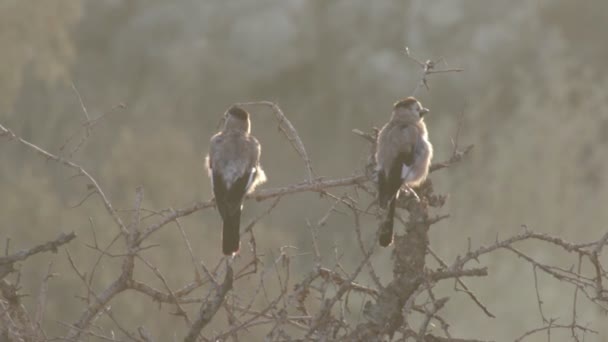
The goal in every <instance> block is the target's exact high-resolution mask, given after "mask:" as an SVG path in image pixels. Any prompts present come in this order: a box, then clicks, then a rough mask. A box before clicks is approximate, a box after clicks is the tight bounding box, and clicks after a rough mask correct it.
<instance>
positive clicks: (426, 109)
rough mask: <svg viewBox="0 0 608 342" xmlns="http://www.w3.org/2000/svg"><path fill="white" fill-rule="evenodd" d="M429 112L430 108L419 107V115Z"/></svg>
mask: <svg viewBox="0 0 608 342" xmlns="http://www.w3.org/2000/svg"><path fill="white" fill-rule="evenodd" d="M428 112H430V110H429V109H428V108H422V109H420V117H422V116H423V115H424V114H426V113H428Z"/></svg>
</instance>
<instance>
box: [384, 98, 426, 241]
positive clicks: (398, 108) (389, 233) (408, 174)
mask: <svg viewBox="0 0 608 342" xmlns="http://www.w3.org/2000/svg"><path fill="white" fill-rule="evenodd" d="M428 112H429V110H428V109H427V108H424V107H422V105H421V104H420V102H419V101H418V100H416V99H415V98H414V97H408V98H406V99H403V100H401V101H398V102H396V103H395V104H394V106H393V113H392V115H391V119H390V120H389V122H388V123H387V124H385V125H384V127H382V129H381V130H380V132H379V134H378V141H377V148H376V167H377V171H378V205H379V206H380V208H382V209H386V208H387V206H388V212H387V216H386V218H385V220H384V221H383V222H382V224H381V225H380V237H379V242H380V245H381V246H383V247H386V246H388V245H390V244H391V242H392V241H393V216H394V214H395V200H396V198H397V196H398V194H399V189H400V188H401V186H402V185H405V186H406V187H408V188H409V187H416V186H418V185H420V184H421V183H422V182H424V180H425V179H426V177H427V175H428V173H429V165H430V164H431V158H432V157H433V146H432V145H431V143H430V142H429V139H428V133H427V130H426V125H425V124H424V120H423V116H424V115H425V114H426V113H428ZM410 190H411V189H410Z"/></svg>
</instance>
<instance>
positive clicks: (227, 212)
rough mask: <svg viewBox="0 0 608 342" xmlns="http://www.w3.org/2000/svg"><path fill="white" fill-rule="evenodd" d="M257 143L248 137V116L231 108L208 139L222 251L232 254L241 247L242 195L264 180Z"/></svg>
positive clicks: (235, 107)
mask: <svg viewBox="0 0 608 342" xmlns="http://www.w3.org/2000/svg"><path fill="white" fill-rule="evenodd" d="M260 153H261V148H260V143H259V142H258V140H257V139H256V138H255V137H254V136H253V135H251V121H250V119H249V113H248V112H247V111H245V110H244V109H242V108H240V107H238V106H232V107H230V108H229V109H228V111H227V112H226V115H225V123H224V127H223V129H222V130H221V131H220V132H219V133H217V134H215V135H214V136H213V137H212V138H211V144H210V147H209V155H208V156H207V168H208V171H209V177H210V178H211V186H212V187H213V194H214V195H215V204H216V206H217V209H218V211H219V213H220V216H221V217H222V221H223V227H222V252H223V253H224V254H225V255H233V254H235V253H237V252H238V251H239V248H240V226H241V210H242V208H243V199H244V198H245V195H246V194H248V193H250V192H252V191H253V190H254V189H255V187H256V186H257V185H259V184H261V183H263V182H265V181H266V175H265V174H264V170H262V168H261V166H260Z"/></svg>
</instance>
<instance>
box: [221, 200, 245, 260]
mask: <svg viewBox="0 0 608 342" xmlns="http://www.w3.org/2000/svg"><path fill="white" fill-rule="evenodd" d="M223 221H224V227H223V228H222V252H224V254H225V255H232V254H234V253H236V252H238V251H239V246H240V233H239V229H240V228H241V209H240V208H238V210H235V211H233V212H230V213H228V214H227V215H225V216H224V217H223Z"/></svg>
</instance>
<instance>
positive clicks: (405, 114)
mask: <svg viewBox="0 0 608 342" xmlns="http://www.w3.org/2000/svg"><path fill="white" fill-rule="evenodd" d="M428 112H429V110H428V108H424V107H422V105H421V104H420V101H418V100H416V98H414V97H412V96H410V97H407V98H405V99H403V100H400V101H397V102H396V103H395V105H394V106H393V118H394V119H397V120H402V121H407V122H418V121H420V120H422V118H423V117H424V115H425V114H427V113H428Z"/></svg>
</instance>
